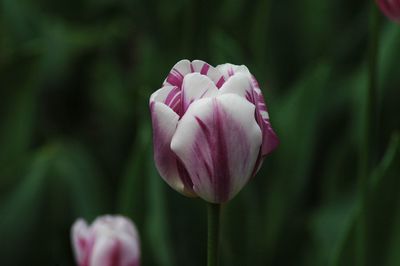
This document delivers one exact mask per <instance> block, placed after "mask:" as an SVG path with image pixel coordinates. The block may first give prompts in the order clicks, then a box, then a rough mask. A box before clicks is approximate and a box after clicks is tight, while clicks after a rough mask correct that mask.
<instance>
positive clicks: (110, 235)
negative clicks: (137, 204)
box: [71, 215, 140, 266]
mask: <svg viewBox="0 0 400 266" xmlns="http://www.w3.org/2000/svg"><path fill="white" fill-rule="evenodd" d="M71 237H72V245H73V250H74V255H75V260H76V262H77V265H79V266H139V265H140V247H139V236H138V233H137V230H136V228H135V226H134V224H133V223H132V222H131V221H130V220H129V219H128V218H125V217H122V216H110V215H105V216H101V217H98V218H97V219H96V220H95V221H94V222H93V224H92V225H90V226H88V225H87V223H86V221H84V220H82V219H78V220H77V221H76V222H75V223H74V225H73V226H72V230H71Z"/></svg>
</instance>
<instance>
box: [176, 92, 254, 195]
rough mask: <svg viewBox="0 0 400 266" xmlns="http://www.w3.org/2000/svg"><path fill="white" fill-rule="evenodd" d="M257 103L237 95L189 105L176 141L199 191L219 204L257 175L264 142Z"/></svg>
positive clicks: (194, 184) (194, 185) (177, 132)
mask: <svg viewBox="0 0 400 266" xmlns="http://www.w3.org/2000/svg"><path fill="white" fill-rule="evenodd" d="M254 112H255V106H254V105H253V104H251V103H250V102H248V101H247V100H245V99H244V98H242V97H240V96H237V95H235V94H224V95H219V96H217V97H215V98H205V99H200V100H197V101H196V102H194V103H193V104H191V105H190V107H189V109H188V110H187V112H186V113H185V115H184V116H183V117H182V119H181V121H180V122H179V125H178V127H177V130H176V132H175V134H174V136H173V139H172V142H171V149H172V150H173V151H174V152H175V153H176V155H177V156H178V157H179V158H180V159H181V160H182V162H183V164H184V165H185V166H186V169H188V172H189V175H190V177H191V179H192V182H193V189H194V191H195V192H196V193H197V195H198V196H200V197H201V198H203V199H204V200H206V201H209V202H214V203H222V202H226V201H228V200H229V199H231V198H233V197H234V196H235V195H236V194H237V193H238V192H239V191H240V190H241V189H242V188H243V186H244V185H245V184H246V183H247V181H248V180H249V178H250V177H251V175H252V172H253V169H254V167H255V163H256V160H257V157H258V153H259V150H260V146H261V130H260V127H259V126H258V124H257V122H256V120H255V119H252V118H254Z"/></svg>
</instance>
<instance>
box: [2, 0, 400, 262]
mask: <svg viewBox="0 0 400 266" xmlns="http://www.w3.org/2000/svg"><path fill="white" fill-rule="evenodd" d="M0 3H1V5H0V82H1V83H0V86H1V87H0V258H1V262H0V264H1V265H6V266H8V265H11V266H13V265H73V264H74V262H73V255H72V251H71V246H70V235H69V230H70V226H71V224H72V223H73V222H74V220H75V219H76V218H77V217H84V218H86V219H88V221H92V219H94V218H95V217H96V216H98V215H101V214H105V213H120V214H124V215H127V216H129V217H131V218H132V219H133V220H134V221H135V223H136V224H137V226H138V228H139V230H140V234H141V240H142V253H143V255H142V261H143V265H144V266H147V265H148V266H157V265H160V266H180V265H191V266H203V265H205V257H206V205H205V204H204V202H202V201H201V200H198V199H188V198H185V197H183V196H181V195H179V194H178V193H176V192H175V191H173V190H172V189H170V188H169V187H168V186H167V185H166V183H164V182H163V181H162V180H161V178H160V177H159V175H158V173H157V171H156V170H155V167H154V162H153V160H152V143H151V135H152V133H151V127H150V115H149V111H148V99H149V96H150V94H151V93H152V92H153V91H155V90H156V89H158V88H159V87H160V86H161V83H162V81H163V80H164V78H165V77H166V75H167V73H168V72H169V70H170V68H171V67H172V66H173V65H174V64H175V63H176V62H177V61H179V60H180V59H182V58H189V59H203V60H205V61H207V62H209V63H211V64H213V65H217V64H221V63H225V62H231V63H236V64H246V65H247V66H248V67H249V69H250V70H251V71H252V72H253V74H254V75H255V76H256V77H257V79H258V81H259V82H260V84H261V87H262V89H263V92H264V95H265V97H266V99H267V103H268V105H269V110H270V115H271V118H272V123H273V126H274V128H275V129H276V132H277V134H278V136H279V137H280V140H281V145H280V147H279V148H278V150H277V151H276V152H274V153H273V154H272V155H271V156H270V157H268V158H267V159H266V160H265V163H264V165H263V167H262V169H261V171H260V172H259V174H258V175H257V177H256V178H254V179H253V180H251V182H250V183H249V185H248V186H246V187H245V189H244V190H243V191H242V192H241V193H240V194H239V195H238V196H237V197H236V198H235V199H234V200H233V201H231V202H230V203H229V204H227V205H226V206H225V207H224V210H223V231H222V251H221V252H222V255H221V261H222V265H233V266H247V265H278V266H279V265H310V266H313V265H355V262H354V260H355V256H356V243H357V241H356V228H357V225H358V224H359V220H358V219H357V217H358V214H359V213H360V207H359V206H360V204H359V196H358V193H357V192H358V187H357V182H358V181H357V180H358V177H357V175H358V172H359V165H360V163H359V161H360V160H359V158H360V150H362V147H361V145H362V143H363V142H362V139H363V135H364V131H363V128H364V125H363V123H364V121H365V119H364V118H365V117H364V111H363V110H364V103H365V97H366V93H365V91H366V87H367V80H368V79H367V74H368V67H367V59H366V56H367V48H368V45H367V44H368V21H369V19H368V16H369V1H361V0H355V1H348V0H336V1H320V0H297V1H295V0H292V1H279V0H264V1H263V0H260V1H245V0H236V1H228V0H223V1H190V0H178V1H161V0H84V1H83V0H60V1H51V0H36V1H33V0H1V1H0ZM380 20H381V24H380V46H381V47H380V55H379V72H380V73H379V74H380V75H379V81H378V83H379V93H378V97H377V99H376V100H377V102H378V111H377V112H376V115H377V117H378V121H377V123H376V126H377V128H378V129H377V141H374V143H373V144H372V147H373V156H372V157H373V163H374V164H373V165H374V170H373V171H371V173H370V175H369V176H368V184H369V187H368V191H367V196H368V200H367V202H368V206H367V210H368V211H367V217H368V220H367V231H368V241H367V242H366V243H364V244H365V246H366V248H367V251H368V252H367V257H368V260H367V262H368V263H370V265H388V266H395V265H400V179H399V178H400V176H399V174H400V169H399V168H400V163H399V162H400V152H399V139H398V135H397V133H396V131H397V130H398V129H399V128H400V107H399V100H400V90H399V89H400V85H399V84H400V66H399V62H400V49H399V47H400V26H399V25H395V24H394V23H391V22H389V21H388V20H387V19H386V18H384V17H383V16H381V17H380Z"/></svg>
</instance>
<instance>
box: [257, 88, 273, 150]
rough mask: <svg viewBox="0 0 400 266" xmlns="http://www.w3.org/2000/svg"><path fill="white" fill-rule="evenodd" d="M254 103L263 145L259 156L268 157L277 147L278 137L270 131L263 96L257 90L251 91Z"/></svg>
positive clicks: (270, 127)
mask: <svg viewBox="0 0 400 266" xmlns="http://www.w3.org/2000/svg"><path fill="white" fill-rule="evenodd" d="M253 97H254V103H255V105H256V109H257V111H256V117H257V121H258V123H259V125H260V127H261V130H262V133H263V143H262V148H261V154H262V155H263V156H266V155H268V154H269V153H271V152H272V151H273V150H275V149H276V148H277V147H278V145H279V139H278V136H277V135H276V134H275V132H274V130H273V129H272V126H271V122H270V119H269V114H268V110H267V106H266V104H265V101H264V96H263V95H262V92H261V90H260V89H259V88H254V90H253Z"/></svg>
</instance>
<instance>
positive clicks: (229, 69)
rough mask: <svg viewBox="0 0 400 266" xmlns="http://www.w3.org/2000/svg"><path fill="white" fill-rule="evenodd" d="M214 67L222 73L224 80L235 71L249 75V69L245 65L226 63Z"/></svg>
mask: <svg viewBox="0 0 400 266" xmlns="http://www.w3.org/2000/svg"><path fill="white" fill-rule="evenodd" d="M216 69H217V70H218V71H219V72H220V73H222V75H224V77H225V80H226V81H227V80H228V79H229V78H230V77H232V76H233V75H234V74H236V73H242V74H245V75H247V76H250V75H251V74H250V71H249V69H248V68H247V67H246V66H245V65H241V66H238V65H234V64H230V63H226V64H222V65H218V66H217V67H216Z"/></svg>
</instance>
